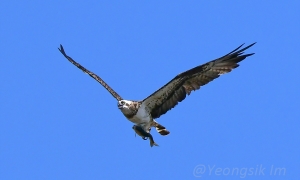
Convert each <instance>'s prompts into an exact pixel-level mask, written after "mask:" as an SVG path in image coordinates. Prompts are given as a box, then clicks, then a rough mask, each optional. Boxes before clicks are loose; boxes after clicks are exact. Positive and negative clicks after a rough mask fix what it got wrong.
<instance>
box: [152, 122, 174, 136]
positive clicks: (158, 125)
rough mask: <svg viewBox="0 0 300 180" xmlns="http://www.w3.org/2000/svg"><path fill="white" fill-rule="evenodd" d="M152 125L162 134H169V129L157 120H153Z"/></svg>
mask: <svg viewBox="0 0 300 180" xmlns="http://www.w3.org/2000/svg"><path fill="white" fill-rule="evenodd" d="M154 127H155V129H156V131H157V132H158V133H159V134H161V135H163V136H166V135H168V134H170V131H168V130H167V129H166V128H165V127H164V126H162V125H160V124H158V123H157V122H155V125H154Z"/></svg>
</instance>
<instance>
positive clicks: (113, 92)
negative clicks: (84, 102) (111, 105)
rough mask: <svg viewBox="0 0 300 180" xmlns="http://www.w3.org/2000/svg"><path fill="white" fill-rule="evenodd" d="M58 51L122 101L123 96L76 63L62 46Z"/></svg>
mask: <svg viewBox="0 0 300 180" xmlns="http://www.w3.org/2000/svg"><path fill="white" fill-rule="evenodd" d="M58 50H59V51H60V52H61V53H62V54H63V55H64V56H65V57H66V58H67V59H68V60H69V61H70V62H71V63H72V64H74V65H75V66H77V67H78V68H79V69H81V70H82V71H83V72H85V73H87V74H88V75H90V76H91V77H92V78H94V79H95V80H96V81H98V82H99V83H100V84H101V85H102V86H103V87H104V88H105V89H107V90H108V92H110V94H111V95H113V97H114V98H116V99H117V100H118V101H120V100H122V98H121V96H120V95H119V94H118V93H116V92H115V91H114V90H113V89H112V88H111V87H110V86H109V85H108V84H106V83H105V82H104V81H103V79H101V78H100V77H99V76H97V75H96V74H94V73H93V72H91V71H89V70H87V69H85V67H83V66H81V65H80V64H79V63H77V62H76V61H74V60H73V59H72V58H71V57H70V56H68V55H67V54H66V53H65V50H64V48H63V46H62V45H60V49H59V48H58Z"/></svg>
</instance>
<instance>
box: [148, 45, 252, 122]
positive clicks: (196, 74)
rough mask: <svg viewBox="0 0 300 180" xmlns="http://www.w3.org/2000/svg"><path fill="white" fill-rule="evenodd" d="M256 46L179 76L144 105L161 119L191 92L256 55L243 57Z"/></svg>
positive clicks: (235, 52) (235, 51)
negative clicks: (244, 52)
mask: <svg viewBox="0 0 300 180" xmlns="http://www.w3.org/2000/svg"><path fill="white" fill-rule="evenodd" d="M254 44H255V43H253V44H250V45H249V46H247V47H245V48H243V49H240V48H241V47H242V46H243V45H241V46H239V47H238V48H236V49H235V50H233V51H231V52H230V53H228V54H226V55H225V56H222V57H220V58H218V59H215V60H213V61H210V62H208V63H205V64H203V65H200V66H197V67H194V68H192V69H190V70H188V71H185V72H183V73H181V74H179V75H177V76H176V77H175V78H174V79H172V80H171V81H170V82H168V83H167V84H166V85H164V86H163V87H162V88H160V89H159V90H157V91H156V92H154V93H153V94H151V95H150V96H148V97H147V98H146V99H144V100H143V104H145V105H146V106H147V107H148V108H149V109H150V110H151V116H152V117H153V118H159V117H160V116H161V115H163V114H165V113H166V112H167V111H169V110H170V109H172V108H173V107H175V106H176V105H177V104H178V102H181V101H182V100H184V99H185V97H186V95H189V94H190V93H191V91H193V90H194V91H195V90H197V89H200V87H201V86H203V85H205V84H207V83H209V82H211V81H212V80H214V79H216V78H218V77H219V76H220V75H221V74H225V73H228V72H230V71H231V70H233V69H234V68H237V67H238V66H239V64H238V63H239V62H240V61H242V60H244V59H245V58H246V57H248V56H251V55H253V54H254V53H251V54H244V55H243V51H245V50H246V49H248V48H250V47H251V46H253V45H254ZM239 49H240V50H239Z"/></svg>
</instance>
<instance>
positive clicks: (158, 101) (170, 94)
mask: <svg viewBox="0 0 300 180" xmlns="http://www.w3.org/2000/svg"><path fill="white" fill-rule="evenodd" d="M254 44H255V43H253V44H250V45H248V46H246V47H244V48H242V46H243V45H244V44H242V45H241V46H239V47H237V48H236V49H234V50H233V51H231V52H230V53H228V54H226V55H224V56H222V57H220V58H217V59H215V60H212V61H209V62H207V63H205V64H202V65H199V66H197V67H194V68H192V69H190V70H187V71H185V72H183V73H180V74H178V75H177V76H175V77H174V78H173V79H172V80H171V81H169V82H168V83H167V84H165V85H164V86H163V87H161V88H160V89H158V90H157V91H155V92H154V93H152V94H151V95H150V96H148V97H146V98H145V99H144V100H141V101H134V100H126V99H123V98H122V97H121V96H120V95H119V94H118V93H117V92H116V91H114V90H113V89H112V88H111V87H110V86H109V85H108V84H107V83H106V82H104V80H103V79H101V78H100V77H99V76H98V75H96V74H95V73H93V72H91V71H89V70H88V69H86V68H85V67H83V66H82V65H80V64H79V63H77V62H76V61H75V60H73V59H72V58H71V57H70V56H68V55H67V54H66V53H65V50H64V48H63V46H62V45H60V48H58V49H59V51H60V52H61V53H62V54H63V55H64V56H65V57H66V58H67V59H68V60H69V61H70V62H71V63H72V64H74V65H75V66H76V67H78V68H79V69H81V70H82V71H83V72H85V73H86V74H88V75H89V76H91V77H92V78H94V79H95V80H96V81H98V82H99V83H100V84H101V85H102V86H103V87H104V88H105V89H106V90H107V91H108V92H109V93H110V94H111V95H112V96H113V97H114V98H115V99H116V100H117V106H118V108H119V109H120V110H121V112H122V113H123V115H124V116H125V117H126V118H127V119H128V120H129V121H131V122H132V123H134V126H133V129H134V131H135V132H136V134H138V135H140V136H141V137H142V138H143V139H147V138H149V139H150V145H151V147H152V146H153V145H156V146H157V144H156V143H155V142H154V141H153V138H152V136H151V134H150V130H151V127H155V128H156V130H157V132H158V133H160V134H161V135H163V136H165V135H168V134H169V133H170V132H169V131H168V130H167V129H166V128H165V127H164V126H163V125H161V124H159V123H158V122H157V121H156V120H155V119H157V118H159V117H160V116H161V115H163V114H165V113H166V112H168V111H169V110H171V109H172V108H174V107H175V106H176V105H177V104H178V103H179V102H181V101H182V100H184V99H185V97H186V96H187V95H189V94H190V93H191V92H192V91H195V90H198V89H200V87H201V86H204V85H206V84H207V83H209V82H211V81H213V80H214V79H216V78H218V77H219V76H220V75H222V74H225V73H228V72H230V71H231V70H233V69H235V68H237V67H238V66H239V63H240V62H241V61H243V60H244V59H246V58H247V57H249V56H251V55H253V54H254V53H250V54H244V51H245V50H246V49H248V48H250V47H251V46H253V45H254Z"/></svg>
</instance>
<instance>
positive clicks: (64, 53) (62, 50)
mask: <svg viewBox="0 0 300 180" xmlns="http://www.w3.org/2000/svg"><path fill="white" fill-rule="evenodd" d="M58 50H59V51H60V52H61V53H62V54H63V55H64V56H65V57H67V54H66V52H65V50H64V47H63V46H62V45H61V44H60V49H59V48H58Z"/></svg>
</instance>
